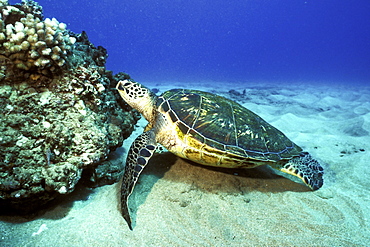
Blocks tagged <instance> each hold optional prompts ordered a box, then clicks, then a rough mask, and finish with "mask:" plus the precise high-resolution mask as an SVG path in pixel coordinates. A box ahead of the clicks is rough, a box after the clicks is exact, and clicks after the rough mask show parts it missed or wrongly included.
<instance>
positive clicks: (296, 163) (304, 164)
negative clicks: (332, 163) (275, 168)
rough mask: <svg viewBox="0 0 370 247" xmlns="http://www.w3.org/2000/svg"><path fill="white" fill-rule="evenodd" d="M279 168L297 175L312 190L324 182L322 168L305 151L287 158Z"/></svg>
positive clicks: (318, 187)
mask: <svg viewBox="0 0 370 247" xmlns="http://www.w3.org/2000/svg"><path fill="white" fill-rule="evenodd" d="M280 170H281V171H282V172H285V173H288V174H291V175H294V176H296V177H299V178H300V179H302V181H303V182H304V183H305V184H306V185H307V186H308V187H310V188H311V189H312V190H318V189H320V188H321V186H322V185H323V184H324V179H323V175H324V168H322V166H321V165H320V164H319V162H318V161H317V160H315V159H314V158H312V156H311V155H310V154H309V153H307V152H302V153H300V155H299V156H298V157H295V158H293V159H291V160H289V161H288V163H286V164H284V165H283V166H282V167H281V168H280Z"/></svg>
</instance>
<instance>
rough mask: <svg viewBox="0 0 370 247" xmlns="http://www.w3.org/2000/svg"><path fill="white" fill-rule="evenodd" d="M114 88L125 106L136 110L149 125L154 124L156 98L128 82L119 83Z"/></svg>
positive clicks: (134, 83)
mask: <svg viewBox="0 0 370 247" xmlns="http://www.w3.org/2000/svg"><path fill="white" fill-rule="evenodd" d="M116 88H117V90H118V92H119V94H120V95H121V97H122V98H123V100H124V101H126V103H127V104H129V105H130V106H131V107H132V108H134V109H136V110H138V111H139V112H140V113H141V114H142V115H143V116H144V117H145V118H146V120H148V121H149V122H150V123H153V122H154V119H155V115H156V114H155V112H156V108H155V107H156V101H157V96H156V95H155V94H154V93H153V92H152V91H150V90H149V89H148V88H146V87H144V86H143V85H141V84H139V83H137V82H134V81H130V80H123V81H119V82H118V84H117V86H116Z"/></svg>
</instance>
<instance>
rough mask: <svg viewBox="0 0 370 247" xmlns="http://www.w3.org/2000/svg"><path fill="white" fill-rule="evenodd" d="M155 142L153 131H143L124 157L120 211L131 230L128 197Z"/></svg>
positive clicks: (155, 146)
mask: <svg viewBox="0 0 370 247" xmlns="http://www.w3.org/2000/svg"><path fill="white" fill-rule="evenodd" d="M156 148H157V143H156V141H155V134H154V132H153V131H148V132H144V133H143V134H141V135H139V136H138V137H137V138H136V140H135V141H134V142H133V143H132V145H131V148H130V150H129V152H128V155H127V159H126V168H125V173H124V175H123V180H122V185H121V213H122V216H123V218H124V219H125V220H126V222H127V224H128V226H129V228H130V230H132V224H131V218H130V212H129V209H128V197H129V196H130V195H131V193H132V191H133V189H134V187H135V184H136V182H137V180H138V178H139V176H140V173H141V172H142V171H143V169H144V167H145V166H146V165H147V164H148V161H149V159H150V158H151V157H152V156H153V153H154V152H155V149H156Z"/></svg>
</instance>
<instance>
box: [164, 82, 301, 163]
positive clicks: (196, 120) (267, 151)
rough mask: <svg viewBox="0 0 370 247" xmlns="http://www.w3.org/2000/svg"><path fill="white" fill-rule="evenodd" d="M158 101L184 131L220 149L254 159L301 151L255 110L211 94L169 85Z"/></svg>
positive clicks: (277, 157)
mask: <svg viewBox="0 0 370 247" xmlns="http://www.w3.org/2000/svg"><path fill="white" fill-rule="evenodd" d="M159 105H161V107H162V108H163V110H164V111H165V112H169V115H170V117H171V119H172V121H173V122H177V124H178V127H179V128H180V130H181V131H182V132H183V133H184V134H191V135H192V136H193V137H194V138H195V139H197V140H198V141H200V142H201V143H204V144H205V145H209V146H211V147H213V148H216V149H218V150H220V151H226V152H230V153H233V154H235V155H238V156H241V157H246V158H251V159H252V160H258V161H279V160H280V159H291V158H292V157H295V156H298V155H299V153H300V152H301V151H302V149H301V148H300V147H299V146H297V145H296V144H295V143H293V142H292V141H291V140H289V139H288V138H287V137H286V136H285V135H284V134H283V133H282V132H281V131H279V130H278V129H276V128H275V127H273V126H272V125H270V124H269V123H267V122H266V121H265V120H263V119H262V118H261V117H259V116H258V115H257V114H255V113H253V112H252V111H250V110H248V109H246V108H245V107H243V106H241V105H240V104H238V103H236V102H234V101H232V100H229V99H227V98H224V97H221V96H218V95H215V94H211V93H207V92H202V91H197V90H185V89H173V90H169V91H166V92H165V93H163V95H161V96H160V97H159V98H158V102H157V106H159ZM179 120H180V121H179Z"/></svg>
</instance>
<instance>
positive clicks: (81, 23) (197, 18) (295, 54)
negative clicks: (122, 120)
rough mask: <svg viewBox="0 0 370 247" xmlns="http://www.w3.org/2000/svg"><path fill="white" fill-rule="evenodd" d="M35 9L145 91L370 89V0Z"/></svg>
mask: <svg viewBox="0 0 370 247" xmlns="http://www.w3.org/2000/svg"><path fill="white" fill-rule="evenodd" d="M17 2H20V0H19V1H10V3H11V4H14V3H17ZM37 2H39V4H41V5H42V6H43V8H44V15H45V17H50V18H51V17H55V18H56V19H57V20H59V21H60V22H65V23H66V24H67V25H68V28H69V29H70V30H72V31H74V32H77V33H80V32H81V31H83V30H84V31H86V32H87V34H88V36H89V38H90V40H91V41H92V42H93V43H94V44H95V45H96V46H98V45H101V46H103V47H105V48H106V49H107V50H108V53H109V58H108V62H107V69H110V70H113V71H114V72H115V73H118V72H120V71H123V72H127V73H129V74H130V75H131V76H132V77H133V78H134V79H136V80H138V81H169V80H175V81H188V80H198V81H204V80H207V81H208V80H216V81H225V80H228V81H245V82H250V81H254V82H256V81H276V82H279V81H288V82H295V81H299V82H302V81H303V82H312V81H315V82H329V83H333V82H341V83H363V84H369V85H370V1H369V0H357V1H351V0H337V1H335V0H306V1H304V0H208V1H207V0H186V1H185V0H162V1H160V0H146V1H143V0H94V1H91V0H90V1H89V0H79V1H71V0H60V1H56V0H39V1H37Z"/></svg>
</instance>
